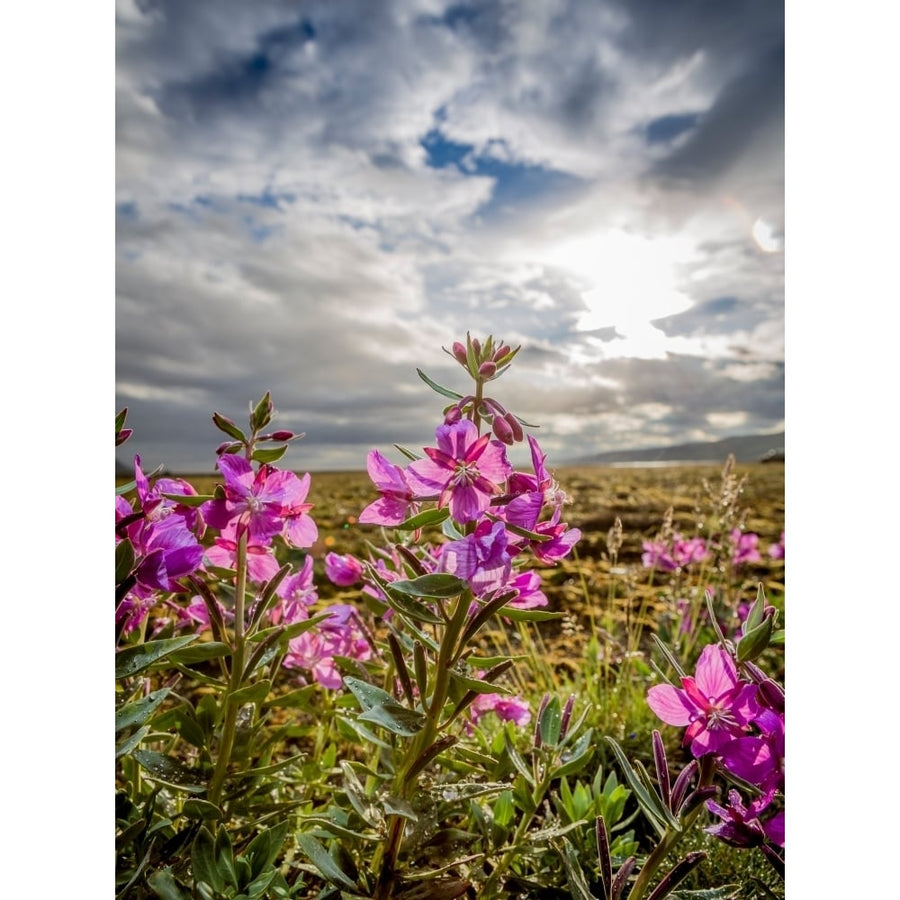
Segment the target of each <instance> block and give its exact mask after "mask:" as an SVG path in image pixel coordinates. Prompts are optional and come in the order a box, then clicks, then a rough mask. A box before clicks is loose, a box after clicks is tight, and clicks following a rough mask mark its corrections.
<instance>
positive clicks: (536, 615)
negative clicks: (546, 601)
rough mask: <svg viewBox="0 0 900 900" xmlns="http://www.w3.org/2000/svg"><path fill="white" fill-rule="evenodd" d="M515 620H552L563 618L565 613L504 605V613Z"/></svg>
mask: <svg viewBox="0 0 900 900" xmlns="http://www.w3.org/2000/svg"><path fill="white" fill-rule="evenodd" d="M502 615H504V616H505V617H506V618H507V619H512V621H513V622H551V621H553V620H554V619H561V618H562V617H563V615H564V613H558V612H548V611H547V610H545V609H517V608H516V607H515V606H504V607H503V613H502Z"/></svg>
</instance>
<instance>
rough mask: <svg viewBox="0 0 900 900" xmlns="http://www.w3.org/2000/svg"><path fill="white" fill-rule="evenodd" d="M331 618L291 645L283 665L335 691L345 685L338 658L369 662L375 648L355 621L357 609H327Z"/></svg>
mask: <svg viewBox="0 0 900 900" xmlns="http://www.w3.org/2000/svg"><path fill="white" fill-rule="evenodd" d="M328 612H329V613H330V616H329V618H327V619H325V620H324V621H322V622H320V623H319V624H318V625H317V626H316V629H315V631H305V632H303V634H301V635H299V636H298V637H295V638H294V639H293V640H292V641H290V643H289V644H288V653H287V655H286V656H285V659H284V665H285V667H286V668H289V669H306V670H307V671H308V672H310V673H311V674H312V677H313V678H314V679H315V680H316V681H317V682H318V683H319V684H321V685H322V686H323V687H326V688H330V689H332V690H336V689H337V688H339V687H341V685H342V684H343V682H342V679H341V673H340V670H339V669H338V667H337V664H336V663H335V661H334V657H335V656H346V657H350V658H351V659H358V660H367V659H369V658H370V657H371V656H372V648H371V647H370V646H369V642H368V641H367V640H366V637H365V635H364V634H363V632H362V629H361V628H360V627H359V624H358V623H357V621H356V610H355V609H354V608H353V607H352V606H349V605H347V604H337V605H335V606H331V607H329V609H328Z"/></svg>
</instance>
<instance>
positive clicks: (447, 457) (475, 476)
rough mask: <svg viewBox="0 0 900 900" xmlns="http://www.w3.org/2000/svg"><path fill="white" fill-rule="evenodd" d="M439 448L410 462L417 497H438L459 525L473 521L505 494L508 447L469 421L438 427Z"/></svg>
mask: <svg viewBox="0 0 900 900" xmlns="http://www.w3.org/2000/svg"><path fill="white" fill-rule="evenodd" d="M435 437H436V439H437V445H438V446H437V448H435V447H426V448H425V454H426V457H427V458H426V459H419V460H416V461H415V462H413V463H410V464H409V466H407V468H406V475H407V479H408V481H409V483H410V485H411V487H412V489H413V490H414V491H415V492H416V494H417V495H418V496H428V495H432V494H437V495H438V506H439V507H444V506H447V505H448V504H449V506H450V515H451V516H453V518H454V519H455V520H456V521H457V522H461V523H465V522H471V521H473V520H474V519H476V518H478V516H479V514H480V513H482V512H484V510H486V509H487V508H488V507H489V506H490V505H491V499H492V498H493V497H494V496H495V495H497V494H500V493H502V490H503V489H502V485H503V484H504V483H505V482H506V479H507V477H508V476H509V474H510V472H511V471H512V466H510V464H509V462H508V461H507V459H506V447H505V446H504V445H503V444H502V443H500V442H499V441H493V440H491V438H490V435H489V434H483V435H482V436H481V437H479V436H478V429H477V428H476V427H475V424H474V423H473V422H471V421H469V420H468V419H463V420H462V421H460V422H457V423H455V424H453V425H439V426H438V428H437V430H436V432H435Z"/></svg>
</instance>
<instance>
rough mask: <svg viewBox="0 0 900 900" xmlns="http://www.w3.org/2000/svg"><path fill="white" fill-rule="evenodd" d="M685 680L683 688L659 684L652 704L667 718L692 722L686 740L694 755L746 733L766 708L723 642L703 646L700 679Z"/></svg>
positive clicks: (675, 722) (653, 690)
mask: <svg viewBox="0 0 900 900" xmlns="http://www.w3.org/2000/svg"><path fill="white" fill-rule="evenodd" d="M681 684H682V689H681V690H679V689H677V688H674V687H672V685H670V684H659V685H655V686H654V687H652V688H650V690H649V691H648V692H647V703H648V705H649V706H650V709H652V710H653V712H655V713H656V715H657V716H659V718H660V719H662V720H663V722H666V723H667V724H669V725H687V726H688V727H687V729H686V731H685V734H684V743H685V745H688V744H690V748H691V753H693V754H694V756H703V755H704V754H706V753H714V752H717V751H719V750H721V748H722V747H723V746H724V745H725V744H727V743H728V742H729V741H731V740H734V738H737V737H741V736H742V735H743V734H744V733H745V732H746V731H747V730H748V726H749V725H750V723H751V721H752V720H753V718H754V717H755V716H757V715H758V714H759V712H760V708H759V705H758V703H757V702H756V685H754V684H750V683H748V682H745V681H741V680H739V679H738V676H737V669H736V667H735V664H734V660H733V659H732V658H731V657H730V656H729V655H728V653H726V652H725V650H723V649H722V647H720V646H719V645H718V644H709V645H707V646H706V647H704V648H703V651H702V652H701V654H700V659H699V660H698V661H697V669H696V673H695V675H694V677H693V678H691V677H689V676H688V677H685V678H682V679H681Z"/></svg>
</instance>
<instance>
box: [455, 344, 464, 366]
mask: <svg viewBox="0 0 900 900" xmlns="http://www.w3.org/2000/svg"><path fill="white" fill-rule="evenodd" d="M453 358H454V359H455V360H456V361H457V362H458V363H459V364H460V365H461V366H465V365H468V360H467V359H466V348H465V347H464V346H463V345H462V344H461V343H460V342H459V341H454V342H453Z"/></svg>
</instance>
